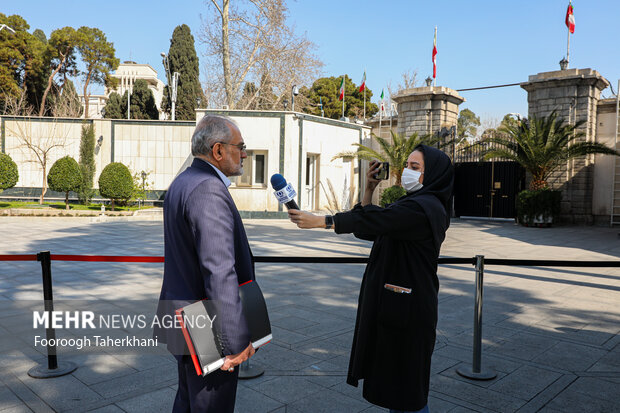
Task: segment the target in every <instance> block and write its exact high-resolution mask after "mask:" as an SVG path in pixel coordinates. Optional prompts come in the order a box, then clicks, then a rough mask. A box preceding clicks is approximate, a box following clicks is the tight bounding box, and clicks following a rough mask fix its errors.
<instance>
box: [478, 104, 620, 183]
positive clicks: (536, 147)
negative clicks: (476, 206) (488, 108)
mask: <svg viewBox="0 0 620 413" xmlns="http://www.w3.org/2000/svg"><path fill="white" fill-rule="evenodd" d="M584 123H585V121H584V120H582V121H579V122H577V123H575V125H570V124H566V123H564V120H563V119H558V116H557V114H556V113H555V112H552V113H551V114H550V115H549V116H548V117H541V118H536V117H534V116H532V118H531V119H530V120H529V121H528V120H527V119H524V120H522V121H521V122H518V123H516V124H505V125H503V126H502V127H500V131H502V132H504V133H502V134H499V135H495V136H492V137H489V138H488V139H487V142H492V143H496V144H498V145H499V148H493V149H489V150H487V151H486V153H485V155H484V158H485V159H491V158H505V159H509V160H512V161H515V162H518V163H519V164H520V165H521V166H523V167H524V168H525V169H526V170H527V171H528V172H530V173H531V174H532V182H530V189H531V190H537V189H544V188H548V187H549V184H548V183H547V179H549V177H550V176H551V174H552V173H553V172H554V171H555V170H557V169H558V167H560V166H561V165H564V164H566V161H568V160H569V159H573V158H577V157H580V156H584V155H589V154H597V153H599V154H608V155H620V153H618V152H616V151H615V150H613V149H611V148H609V147H607V146H605V145H604V144H602V143H598V142H578V141H577V140H578V139H579V138H581V137H583V136H585V132H583V131H577V129H578V128H579V127H580V126H581V125H583V124H584Z"/></svg>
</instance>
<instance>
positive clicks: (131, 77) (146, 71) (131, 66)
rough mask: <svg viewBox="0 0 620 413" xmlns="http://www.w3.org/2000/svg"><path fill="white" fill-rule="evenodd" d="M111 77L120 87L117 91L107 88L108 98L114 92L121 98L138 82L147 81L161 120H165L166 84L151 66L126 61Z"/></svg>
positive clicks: (106, 94)
mask: <svg viewBox="0 0 620 413" xmlns="http://www.w3.org/2000/svg"><path fill="white" fill-rule="evenodd" d="M111 76H112V77H113V78H116V79H118V80H119V83H118V87H116V88H115V89H109V88H107V87H106V90H105V96H106V97H108V96H109V95H110V93H112V92H116V93H118V94H119V95H121V96H122V95H123V93H125V91H127V90H129V93H131V91H132V90H133V85H134V83H135V81H136V80H138V79H143V80H146V83H147V85H148V87H149V89H150V90H151V92H153V97H154V98H155V104H156V105H157V110H159V119H164V114H163V113H162V111H161V101H162V99H163V97H164V82H162V81H161V80H159V79H158V78H157V71H156V70H155V69H153V68H152V67H151V65H147V64H138V63H136V62H132V61H125V62H123V63H121V64H120V65H119V66H118V68H117V69H116V71H115V72H114V74H112V75H111Z"/></svg>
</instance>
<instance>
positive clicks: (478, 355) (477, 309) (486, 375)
mask: <svg viewBox="0 0 620 413" xmlns="http://www.w3.org/2000/svg"><path fill="white" fill-rule="evenodd" d="M483 277H484V255H476V303H475V306H474V343H473V357H472V363H471V364H472V366H471V368H458V369H456V372H457V373H458V374H459V375H461V376H463V377H466V378H468V379H473V380H492V379H494V378H495V377H497V373H495V372H493V371H491V370H484V371H483V370H482V282H483Z"/></svg>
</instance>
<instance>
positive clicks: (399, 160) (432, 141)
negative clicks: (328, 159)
mask: <svg viewBox="0 0 620 413" xmlns="http://www.w3.org/2000/svg"><path fill="white" fill-rule="evenodd" d="M390 133H391V134H392V143H390V142H389V141H388V140H387V139H384V138H380V137H379V136H377V135H375V134H374V133H373V134H372V138H374V139H375V140H376V141H377V142H378V143H379V146H380V147H381V149H382V150H383V151H382V152H379V151H375V150H374V149H372V148H370V147H368V146H365V145H361V144H359V143H355V144H353V145H354V146H357V151H345V152H340V153H338V154H336V155H335V156H334V157H333V158H332V161H333V160H335V159H341V158H355V157H357V158H359V159H363V160H366V161H370V160H373V159H378V160H379V161H381V162H389V163H390V174H391V175H393V176H394V177H395V178H396V185H400V177H401V175H402V173H403V168H404V165H405V162H407V158H408V157H409V155H410V154H411V152H413V149H414V148H415V147H416V146H418V145H420V144H424V145H429V146H437V145H440V146H445V145H449V144H450V143H451V142H447V143H443V142H441V139H442V138H441V137H438V136H434V135H422V136H420V135H418V134H417V133H413V135H411V136H409V137H408V138H407V137H405V136H404V135H399V134H397V133H394V131H390Z"/></svg>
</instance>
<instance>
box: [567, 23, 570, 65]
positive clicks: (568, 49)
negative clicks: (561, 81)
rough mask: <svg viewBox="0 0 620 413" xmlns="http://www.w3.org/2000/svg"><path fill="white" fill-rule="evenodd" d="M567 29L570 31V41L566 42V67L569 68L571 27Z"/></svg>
mask: <svg viewBox="0 0 620 413" xmlns="http://www.w3.org/2000/svg"><path fill="white" fill-rule="evenodd" d="M566 31H567V32H568V41H567V42H566V68H567V69H568V64H569V62H570V28H569V27H567V28H566Z"/></svg>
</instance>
